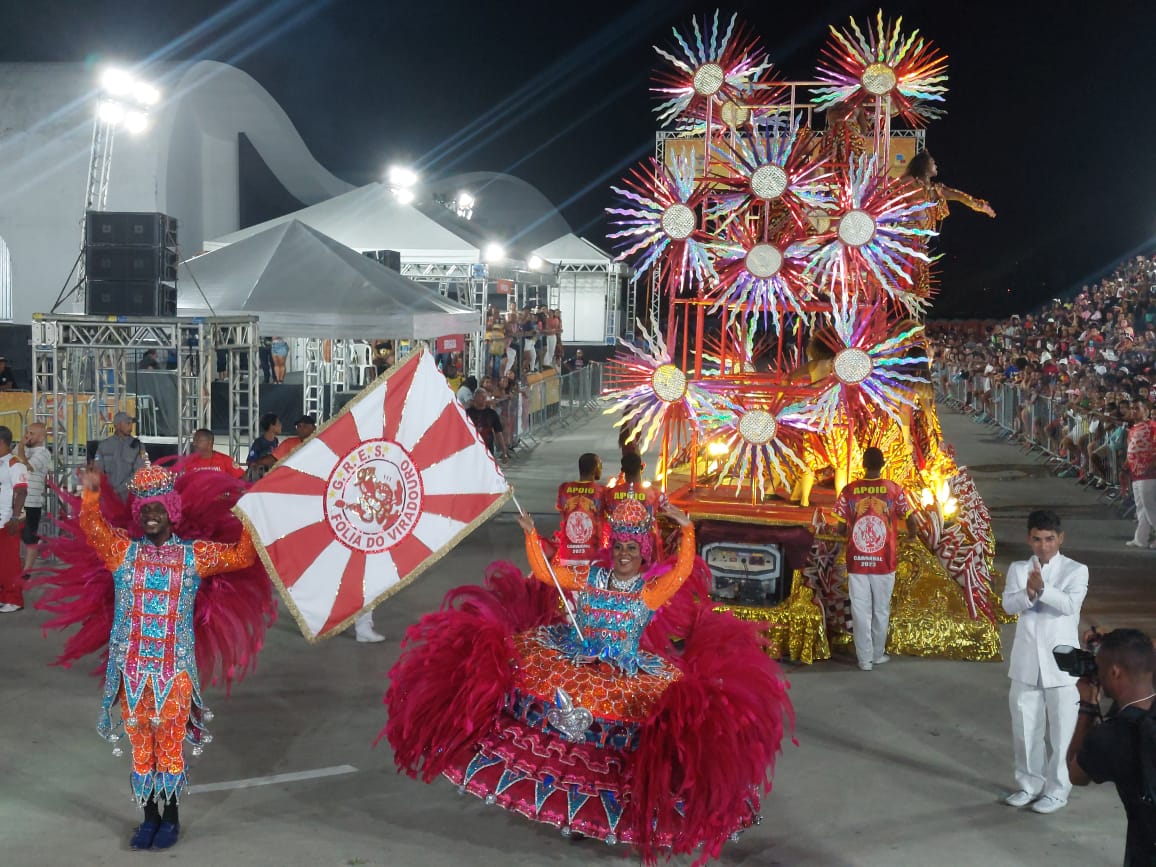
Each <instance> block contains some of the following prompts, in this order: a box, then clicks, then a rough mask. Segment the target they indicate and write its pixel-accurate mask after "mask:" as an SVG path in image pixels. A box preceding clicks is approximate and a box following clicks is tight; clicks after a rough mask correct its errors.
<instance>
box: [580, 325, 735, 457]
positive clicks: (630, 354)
mask: <svg viewBox="0 0 1156 867" xmlns="http://www.w3.org/2000/svg"><path fill="white" fill-rule="evenodd" d="M636 329H637V332H638V334H639V335H641V337H642V340H643V343H644V346H643V347H642V348H639V347H636V346H634V345H632V344H630V343H627V342H626V341H624V340H621V339H620V340H619V343H621V344H622V346H623V347H625V348H626V350H627V351H626V352H619V353H618V355H617V356H615V358H613V359H612V360H611V361H610V363H609V364H608V365H607V368H606V382H607V387H606V389H604V390H603V396H604V397H606V398H609V400H610V401H611V404H610V406H609V407H607V408H606V410H605V412H606V414H607V415H609V414H611V413H616V412H621V413H622V418H620V419H619V420H618V421H617V422H616V423H615V425H614V426H615V427H623V426H629V427H630V428H633V433H632V434H631V436H630V440H628V442H632V441H634V440H636V439H641V443H640V444H639V449H640V450H641V451H646V450H647V449H648V448H650V444H651V443H652V442H653V441H654V438H655V436H656V435H657V434H658V432H659V431H660V430H661V429H662V428H663V426H664V425H670V426H671V429H672V430H674V429H676V428H678V427H679V426H680V425H689V426H690V427H691V428H694V429H695V430H696V432H697V431H698V430H701V425H702V422H703V420H704V419H707V418H709V417H711V416H712V414H713V413H714V412H715V410H716V407H715V405H714V402H713V400H712V399H711V396H710V395H709V394H708V393H707V392H706V391H704V390H703V389H702V388H700V387H699V386H698V385H697V384H696V383H694V382H693V381H692V380H691V379H690V377H688V376H687V375H686V373H685V372H684V371H683V370H682V368H680V367H679V366H678V365H677V364H675V363H674V360H673V359H672V358H671V355H670V352H669V351H668V350H667V348H666V342H665V341H664V340H663V339H662V337H661V335H659V333H658V332H657V331H655V333H654V336H651V335H650V334H649V333H648V332H647V330H646V329H645V328H643V327H642V323H641V322H638V323H637V324H636Z"/></svg>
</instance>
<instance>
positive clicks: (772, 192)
mask: <svg viewBox="0 0 1156 867" xmlns="http://www.w3.org/2000/svg"><path fill="white" fill-rule="evenodd" d="M786 189H787V173H786V172H784V171H783V170H782V169H781V168H779V167H778V166H775V165H768V166H759V167H758V168H757V169H755V170H754V173H753V174H752V175H751V192H752V193H754V194H755V195H756V196H758V197H759V198H760V199H777V198H778V197H779V196H781V195H782V194H783V192H784V191H785V190H786Z"/></svg>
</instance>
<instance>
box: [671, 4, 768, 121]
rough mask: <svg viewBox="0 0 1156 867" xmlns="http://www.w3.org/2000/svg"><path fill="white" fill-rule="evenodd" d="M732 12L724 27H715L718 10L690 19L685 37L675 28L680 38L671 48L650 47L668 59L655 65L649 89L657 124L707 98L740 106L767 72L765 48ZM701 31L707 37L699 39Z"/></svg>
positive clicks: (694, 108) (701, 105) (702, 104)
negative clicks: (707, 16) (710, 15)
mask: <svg viewBox="0 0 1156 867" xmlns="http://www.w3.org/2000/svg"><path fill="white" fill-rule="evenodd" d="M737 20H738V16H737V15H731V18H730V21H729V22H728V23H727V26H726V30H725V32H723V31H720V29H719V13H718V10H717V9H716V10H715V13H714V17H713V18H712V19H710V20H709V21H707V20H705V19H704V20H703V22H702V25H701V26H700V25H699V20H698V18H693V19H692V20H691V28H692V30H693V31H694V33H693V38H691V37H690V36H689V35H688V36H687V37H683V35H682V34H681V33H679V32H678V28H674V31H673V32H674V39H675V41H676V42H677V43H678V44H677V46H674V47H672V50H671V51H666V50H665V49H662V48H659V47H658V46H657V45H656V46H655V47H654V50H655V51H657V52H658V53H659V55H661V56H662V57H663V58H665V59H666V60H667V61H669V63H670V65H669V66H663V67H662V68H660V69H658V70H655V73H654V76H653V79H652V80H653V84H652V86H651V88H650V90H651V92H652V93H653V94H655V95H656V96H657V97H658V98H659V99H660V100H661V101H660V102H659V104H658V106H657V107H656V108H655V112H656V113H657V114H658V119H659V121H660V122H661V123H663V124H666V123H669V122H670V121H671V120H673V119H674V118H676V117H678V116H679V115H681V114H683V113H684V112H687V111H694V112H697V111H701V110H703V109H704V108H705V106H706V104H707V103H708V102H709V101H710V100H712V99H713V100H718V101H719V102H720V103H722V104H724V105H725V104H727V103H731V104H734V105H744V104H746V103H748V102H749V101H750V99H751V94H752V92H753V91H754V85H755V84H757V83H760V82H761V81H762V80H763V79H764V78H765V77H766V74H767V73H768V72H769V71H770V68H771V63H770V61H769V60H767V53H766V51H764V50H763V48H762V47H760V46H759V41H758V39H757V38H756V37H755V36H754V35H753V34H752V33H751V32H750V31H749V30H748V29H747V27H746V25H745V24H741V23H740V24H737V25H736V22H737ZM704 31H705V36H706V40H705V41H704V40H703V36H704Z"/></svg>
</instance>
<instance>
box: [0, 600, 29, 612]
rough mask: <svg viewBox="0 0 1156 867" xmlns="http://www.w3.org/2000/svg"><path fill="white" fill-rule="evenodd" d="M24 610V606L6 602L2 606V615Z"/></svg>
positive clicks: (0, 607)
mask: <svg viewBox="0 0 1156 867" xmlns="http://www.w3.org/2000/svg"><path fill="white" fill-rule="evenodd" d="M23 608H24V606H23V605H13V604H12V603H11V602H5V603H4V604H3V605H0V614H11V613H12V612H13V611H20V610H22V609H23Z"/></svg>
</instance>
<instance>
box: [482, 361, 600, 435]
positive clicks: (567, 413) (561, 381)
mask: <svg viewBox="0 0 1156 867" xmlns="http://www.w3.org/2000/svg"><path fill="white" fill-rule="evenodd" d="M601 392H602V365H601V364H598V363H591V364H587V365H586V366H585V367H583V368H581V369H580V370H575V371H572V372H570V373H564V374H562V375H561V376H547V377H544V378H542V379H538V380H536V381H534V382H527V383H523V384H521V385H520V386H519V387H518V391H517V393H515V394H511V395H507V396H506V397H503V398H499V399H498V400H497V401H495V403H494V409H495V410H497V412H498V416H499V418H501V420H502V429H503V430H504V431H505V432H506V439H507V441H508V442H509V443H510V444H511V445H513V446H515V448H517V447H522V448H526V447H531V448H532V447H533V446H535V445H537V444H538V442H540V441H541V440H542V439H543V438H544V437H546V436H549V435H552V434H554V433H556V432H557V431H558V430H559V429H561V428H565V427H568V426H569V425H571V424H573V423H574V422H575V421H578V420H580V419H583V418H585V417H586V416H588V415H589V414H590V412H592V411H593V410H595V409H597V408H598V400H599V395H600V394H601Z"/></svg>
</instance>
